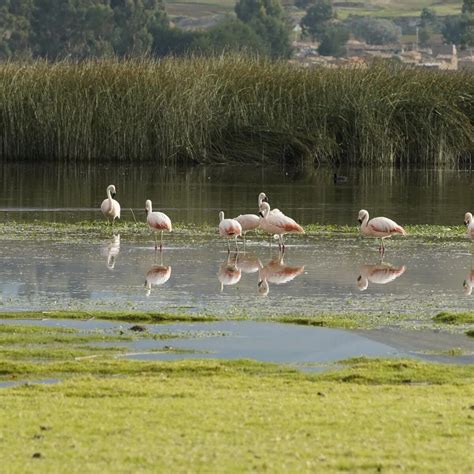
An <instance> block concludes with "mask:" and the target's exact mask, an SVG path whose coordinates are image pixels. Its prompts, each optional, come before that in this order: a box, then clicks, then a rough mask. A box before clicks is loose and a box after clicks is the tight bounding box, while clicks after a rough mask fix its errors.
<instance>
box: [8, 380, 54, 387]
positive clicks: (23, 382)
mask: <svg viewBox="0 0 474 474" xmlns="http://www.w3.org/2000/svg"><path fill="white" fill-rule="evenodd" d="M59 382H61V380H60V379H41V380H8V381H0V388H11V387H19V386H20V385H51V384H55V383H59Z"/></svg>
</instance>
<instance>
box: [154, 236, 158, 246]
mask: <svg viewBox="0 0 474 474" xmlns="http://www.w3.org/2000/svg"><path fill="white" fill-rule="evenodd" d="M154 235H155V250H156V249H157V248H158V242H157V240H156V232H154Z"/></svg>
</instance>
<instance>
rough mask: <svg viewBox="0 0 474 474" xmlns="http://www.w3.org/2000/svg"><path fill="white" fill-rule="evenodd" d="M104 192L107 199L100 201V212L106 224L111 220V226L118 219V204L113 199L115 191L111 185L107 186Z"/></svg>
mask: <svg viewBox="0 0 474 474" xmlns="http://www.w3.org/2000/svg"><path fill="white" fill-rule="evenodd" d="M106 192H107V199H104V200H103V201H102V204H101V205H100V209H101V210H102V214H104V216H105V218H106V219H107V222H110V220H112V226H113V225H114V221H115V219H120V204H119V203H118V201H116V200H115V199H114V197H115V194H116V191H115V186H114V185H113V184H111V185H110V186H107V190H106Z"/></svg>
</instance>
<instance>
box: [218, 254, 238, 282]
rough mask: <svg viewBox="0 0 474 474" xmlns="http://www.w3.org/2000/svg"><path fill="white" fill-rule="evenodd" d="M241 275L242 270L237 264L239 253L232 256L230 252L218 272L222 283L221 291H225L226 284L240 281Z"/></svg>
mask: <svg viewBox="0 0 474 474" xmlns="http://www.w3.org/2000/svg"><path fill="white" fill-rule="evenodd" d="M241 277H242V271H241V270H240V268H239V267H238V266H237V253H235V254H234V255H232V256H231V254H229V255H228V257H227V259H226V260H225V262H224V263H223V264H222V265H221V266H220V267H219V271H218V272H217V278H218V280H219V281H220V283H221V291H224V286H230V285H235V284H236V283H238V282H239V281H240V278H241Z"/></svg>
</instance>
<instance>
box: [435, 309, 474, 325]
mask: <svg viewBox="0 0 474 474" xmlns="http://www.w3.org/2000/svg"><path fill="white" fill-rule="evenodd" d="M433 321H435V322H437V323H445V324H474V311H473V312H465V313H450V312H442V313H439V314H437V315H436V316H435V317H434V318H433Z"/></svg>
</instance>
